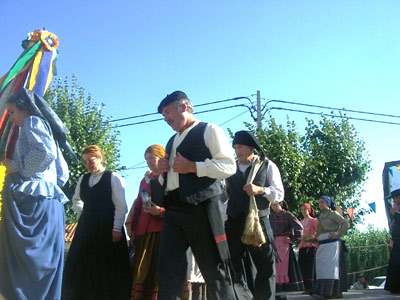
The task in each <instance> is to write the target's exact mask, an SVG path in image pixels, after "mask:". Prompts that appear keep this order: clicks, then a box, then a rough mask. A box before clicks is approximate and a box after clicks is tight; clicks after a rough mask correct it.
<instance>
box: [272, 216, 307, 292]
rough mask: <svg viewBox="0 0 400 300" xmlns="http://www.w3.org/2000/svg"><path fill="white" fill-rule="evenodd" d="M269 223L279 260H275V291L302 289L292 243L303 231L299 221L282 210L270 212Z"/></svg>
mask: <svg viewBox="0 0 400 300" xmlns="http://www.w3.org/2000/svg"><path fill="white" fill-rule="evenodd" d="M270 223H271V227H272V231H273V233H274V240H275V245H276V248H277V250H278V255H279V258H280V260H276V261H275V267H276V292H277V293H278V292H293V291H302V290H304V285H303V280H302V278H301V273H300V268H299V265H298V264H297V260H296V257H295V255H294V252H293V248H292V244H288V243H287V242H286V240H287V238H290V240H291V241H292V243H294V242H296V241H298V240H299V239H300V237H301V234H302V232H303V226H302V225H301V223H300V221H299V220H298V219H297V218H296V217H295V216H294V215H293V214H292V213H291V212H288V211H286V210H282V211H280V212H278V213H276V212H272V213H271V214H270Z"/></svg>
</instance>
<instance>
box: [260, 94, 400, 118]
mask: <svg viewBox="0 0 400 300" xmlns="http://www.w3.org/2000/svg"><path fill="white" fill-rule="evenodd" d="M263 100H267V102H266V103H265V104H264V106H263V108H262V110H264V109H265V108H266V107H267V105H268V104H269V103H271V102H280V103H287V104H294V105H301V106H308V107H316V108H323V109H330V110H339V111H346V112H353V113H359V114H368V115H374V116H381V117H390V118H400V116H398V115H390V114H382V113H373V112H368V111H361V110H353V109H346V108H336V107H329V106H322V105H314V104H306V103H300V102H293V101H286V100H277V99H266V98H263ZM264 114H265V113H264Z"/></svg>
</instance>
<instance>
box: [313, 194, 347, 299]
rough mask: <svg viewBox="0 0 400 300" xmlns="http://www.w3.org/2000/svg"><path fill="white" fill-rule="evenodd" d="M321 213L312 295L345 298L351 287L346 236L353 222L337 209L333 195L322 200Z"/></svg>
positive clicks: (323, 297) (326, 297)
mask: <svg viewBox="0 0 400 300" xmlns="http://www.w3.org/2000/svg"><path fill="white" fill-rule="evenodd" d="M318 204H319V208H320V210H321V215H320V216H319V218H318V224H317V232H316V237H317V240H318V250H317V254H316V259H315V260H316V273H317V280H316V281H315V283H314V285H313V287H312V290H311V296H312V297H314V298H316V299H330V298H343V295H342V292H345V291H347V274H346V265H345V258H344V251H345V249H344V244H343V242H342V240H340V237H342V236H343V235H344V234H345V233H346V231H347V229H349V227H350V225H349V223H348V222H347V221H346V220H345V219H344V218H343V217H342V216H341V215H340V214H339V213H337V212H336V211H335V210H336V206H335V202H334V201H333V199H331V198H330V197H329V196H321V197H320V198H319V200H318Z"/></svg>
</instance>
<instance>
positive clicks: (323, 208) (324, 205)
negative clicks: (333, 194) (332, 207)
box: [318, 199, 329, 211]
mask: <svg viewBox="0 0 400 300" xmlns="http://www.w3.org/2000/svg"><path fill="white" fill-rule="evenodd" d="M318 205H319V209H320V210H321V211H326V210H328V209H329V206H328V203H326V201H325V200H324V199H319V200H318Z"/></svg>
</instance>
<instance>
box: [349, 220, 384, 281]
mask: <svg viewBox="0 0 400 300" xmlns="http://www.w3.org/2000/svg"><path fill="white" fill-rule="evenodd" d="M344 239H345V240H346V247H347V248H348V252H347V253H346V266H347V273H348V274H349V275H348V279H349V280H348V283H349V284H353V283H354V282H355V281H356V280H357V276H358V275H360V274H363V275H364V276H365V279H366V280H367V281H370V280H371V279H372V278H374V277H375V276H382V275H385V274H386V269H387V264H388V260H389V251H390V249H389V246H388V242H389V240H390V234H389V232H388V231H387V230H377V229H374V228H372V227H371V226H370V227H369V228H368V229H367V230H366V231H365V232H361V231H359V230H357V229H356V228H353V229H352V230H350V231H349V232H348V234H346V236H345V237H344Z"/></svg>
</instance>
